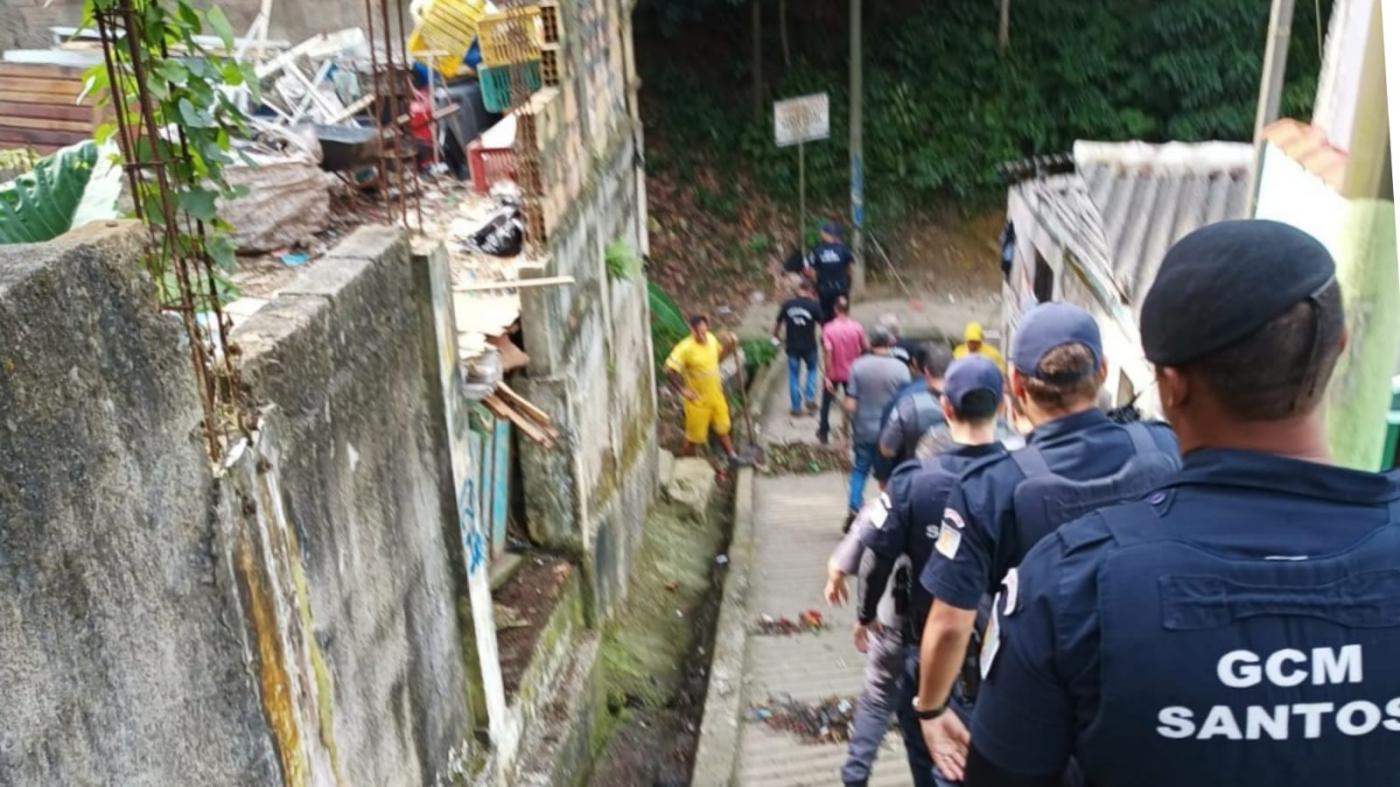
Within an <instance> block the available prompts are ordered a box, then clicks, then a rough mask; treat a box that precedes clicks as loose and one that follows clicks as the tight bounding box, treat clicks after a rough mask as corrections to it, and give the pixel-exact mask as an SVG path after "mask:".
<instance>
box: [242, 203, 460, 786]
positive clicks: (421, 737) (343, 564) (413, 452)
mask: <svg viewBox="0 0 1400 787" xmlns="http://www.w3.org/2000/svg"><path fill="white" fill-rule="evenodd" d="M417 303H418V301H417V295H416V293H415V292H414V278H413V275H412V270H411V268H410V267H409V264H408V248H407V245H406V244H405V242H404V241H403V240H402V239H401V238H400V236H399V234H398V233H397V232H395V231H393V230H390V229H387V228H365V229H361V230H359V231H357V232H356V233H355V234H354V235H353V236H351V237H350V238H349V239H348V240H346V241H345V242H343V243H342V244H341V245H340V246H338V247H336V248H335V249H334V250H333V251H332V252H331V253H330V256H329V257H328V258H326V259H322V260H320V261H318V262H317V263H316V265H315V266H314V267H312V268H311V269H310V270H309V271H308V272H307V273H306V274H304V275H303V276H302V277H301V278H299V279H298V280H297V281H296V282H295V283H294V284H293V285H292V286H290V287H288V288H285V289H284V290H283V291H282V294H281V296H280V297H279V298H278V299H277V300H276V301H274V302H273V303H272V304H270V305H269V306H267V307H264V308H263V310H262V311H260V312H258V313H257V314H256V315H254V316H253V317H252V318H251V319H250V320H249V321H248V322H247V323H245V324H244V325H242V326H240V327H239V328H238V330H236V331H235V332H234V336H233V341H235V342H237V343H238V344H239V345H240V347H241V348H242V350H243V358H244V361H243V367H242V369H243V375H244V380H245V382H246V383H247V384H248V385H249V386H250V388H251V390H252V392H253V394H254V396H255V397H256V398H257V399H258V400H259V401H260V402H266V403H270V404H275V405H276V406H277V407H278V409H279V410H280V411H281V412H282V413H283V415H284V417H285V420H286V423H287V425H288V427H289V429H288V434H287V435H286V440H285V442H286V448H285V450H284V451H283V453H282V462H281V466H280V468H279V469H280V473H281V477H282V491H283V499H284V500H285V501H286V511H287V516H288V518H289V520H290V521H291V522H292V523H294V525H295V528H296V537H297V540H298V542H299V543H300V545H301V551H302V555H303V559H304V565H305V575H306V583H307V587H308V588H309V591H310V592H309V596H310V599H309V600H310V615H311V619H312V622H313V630H314V634H315V639H316V642H317V643H318V645H319V648H320V650H321V651H322V652H323V653H324V654H325V663H326V666H327V668H328V670H329V676H330V678H331V680H332V682H333V684H334V692H333V707H334V719H335V724H334V730H333V739H334V742H335V744H336V748H337V749H338V751H339V752H340V755H341V765H342V766H343V768H344V773H345V775H346V776H347V777H348V778H349V780H350V781H351V782H352V783H354V784H383V785H389V784H422V783H431V782H432V780H433V779H434V778H435V777H436V775H437V772H438V770H439V768H441V767H442V766H443V765H445V763H446V762H447V760H448V755H449V752H451V750H452V749H453V748H454V747H457V746H458V745H459V744H461V743H462V741H463V740H464V739H465V738H467V737H468V735H469V732H470V729H469V725H468V719H467V707H468V704H467V693H466V692H467V689H466V686H467V684H466V680H465V675H466V670H465V655H464V654H463V651H462V644H461V643H462V633H461V630H460V628H459V625H458V619H457V609H456V599H457V596H458V593H457V587H458V584H457V581H458V580H457V577H456V576H455V575H454V566H453V561H454V560H455V559H456V557H455V556H456V554H457V553H456V551H455V548H454V547H455V544H456V543H457V541H456V539H451V540H449V539H448V538H447V537H446V535H445V531H444V526H443V521H444V505H443V499H444V498H443V490H444V489H445V488H450V486H447V484H448V483H450V482H448V481H447V480H446V479H444V478H443V477H442V474H441V472H442V471H441V466H440V457H439V454H438V450H439V449H438V442H437V441H438V440H439V438H440V436H441V431H440V430H441V426H440V424H441V423H442V417H441V413H440V412H437V413H435V412H432V411H431V410H430V409H429V407H428V402H430V401H432V400H435V399H436V398H437V397H436V396H432V395H430V394H429V393H428V390H427V386H428V385H429V380H430V378H429V374H430V373H431V374H436V368H435V367H433V368H432V369H428V368H426V367H425V363H424V358H423V349H424V341H425V339H424V332H425V331H430V330H431V325H427V326H425V325H423V324H422V319H421V317H422V315H421V314H420V311H419V307H418V305H417Z"/></svg>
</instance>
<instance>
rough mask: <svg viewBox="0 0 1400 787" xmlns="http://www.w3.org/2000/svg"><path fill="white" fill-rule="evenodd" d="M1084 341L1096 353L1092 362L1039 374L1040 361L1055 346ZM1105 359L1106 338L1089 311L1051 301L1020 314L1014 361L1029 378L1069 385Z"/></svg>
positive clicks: (1083, 343) (1090, 371) (1091, 370)
mask: <svg viewBox="0 0 1400 787" xmlns="http://www.w3.org/2000/svg"><path fill="white" fill-rule="evenodd" d="M1066 344H1082V345H1084V346H1085V347H1087V348H1089V352H1090V353H1091V354H1092V355H1093V356H1094V362H1093V364H1092V365H1090V366H1088V367H1086V368H1084V369H1080V370H1073V371H1067V372H1061V373H1059V374H1055V375H1044V374H1040V373H1039V372H1038V371H1037V370H1038V369H1039V367H1040V362H1041V361H1042V360H1044V359H1045V356H1046V355H1047V354H1048V353H1049V352H1050V351H1051V350H1053V349H1055V348H1056V347H1063V346H1065V345H1066ZM1102 360H1103V339H1101V338H1100V337H1099V324H1098V323H1096V322H1094V318H1093V317H1090V316H1089V313H1088V312H1086V311H1084V310H1083V309H1081V308H1079V307H1078V306H1074V305H1071V304H1068V303H1059V302H1054V301H1052V302H1050V303H1041V304H1038V305H1036V306H1035V307H1034V308H1032V309H1031V310H1030V311H1028V312H1026V313H1025V315H1023V316H1022V317H1021V324H1020V326H1019V327H1018V328H1017V329H1016V340H1015V341H1014V342H1012V344H1011V362H1012V363H1013V364H1014V365H1015V366H1016V371H1018V372H1020V373H1021V374H1024V375H1025V376H1027V377H1034V378H1036V379H1037V380H1044V381H1046V382H1048V383H1056V384H1067V383H1072V382H1075V381H1077V380H1082V379H1083V378H1085V377H1087V376H1089V375H1091V374H1093V373H1094V372H1095V371H1096V370H1097V369H1098V368H1099V363H1100V362H1101V361H1102Z"/></svg>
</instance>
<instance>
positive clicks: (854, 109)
mask: <svg viewBox="0 0 1400 787" xmlns="http://www.w3.org/2000/svg"><path fill="white" fill-rule="evenodd" d="M860 4H861V0H851V24H850V27H851V254H853V255H855V258H856V264H855V266H854V267H855V269H854V270H853V271H852V273H853V274H854V276H853V277H852V278H853V279H854V281H853V282H852V284H853V289H854V290H855V291H857V292H859V291H860V290H863V289H865V258H864V254H862V243H861V240H862V238H861V227H862V226H863V225H864V224H865V156H864V152H863V143H862V139H861V104H862V103H863V102H864V100H865V99H864V95H863V87H862V85H861V77H862V74H861V69H862V68H863V64H862V59H863V55H862V54H861V32H860V17H861V9H860Z"/></svg>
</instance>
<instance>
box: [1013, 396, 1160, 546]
mask: <svg viewBox="0 0 1400 787" xmlns="http://www.w3.org/2000/svg"><path fill="white" fill-rule="evenodd" d="M1123 429H1124V430H1125V431H1126V432H1127V433H1128V437H1129V438H1131V439H1132V442H1133V455H1132V456H1131V457H1129V458H1128V461H1127V462H1124V463H1123V466H1122V467H1121V468H1119V469H1118V471H1117V472H1115V473H1113V474H1112V475H1108V476H1103V477H1101V478H1091V479H1088V480H1085V481H1075V480H1073V479H1070V478H1066V477H1064V476H1059V475H1055V473H1054V471H1052V470H1051V469H1050V466H1049V465H1048V464H1046V462H1045V457H1044V455H1042V454H1041V452H1040V449H1039V448H1037V447H1036V446H1035V445H1027V446H1026V447H1025V448H1022V449H1021V450H1019V451H1013V452H1012V454H1011V459H1012V461H1014V462H1015V463H1016V466H1017V467H1018V468H1020V470H1021V474H1022V475H1024V476H1025V480H1023V481H1021V483H1019V484H1017V485H1016V491H1015V492H1014V493H1013V495H1012V506H1013V509H1014V511H1015V513H1016V532H1015V537H1016V543H1015V544H1014V545H1013V546H1014V552H1015V554H1016V556H1017V560H1016V562H1017V563H1019V562H1020V557H1022V556H1024V555H1025V554H1026V552H1028V551H1030V548H1031V547H1033V546H1035V545H1036V543H1037V542H1038V541H1040V539H1042V538H1044V537H1045V536H1047V535H1049V534H1050V533H1052V532H1054V530H1055V528H1057V527H1059V526H1060V525H1063V524H1064V523H1066V522H1069V521H1071V520H1074V519H1078V518H1079V517H1081V516H1084V515H1086V514H1089V513H1092V512H1094V511H1097V510H1099V509H1100V508H1104V507H1105V506H1110V505H1114V504H1116V503H1121V502H1124V501H1127V500H1137V499H1139V498H1142V497H1145V496H1146V495H1147V494H1148V493H1149V492H1151V491H1152V490H1154V489H1157V488H1158V487H1160V486H1162V485H1163V484H1164V483H1166V482H1167V481H1168V480H1169V479H1170V478H1171V477H1172V476H1174V475H1175V474H1176V471H1177V470H1179V469H1180V468H1181V460H1180V459H1179V458H1178V457H1177V456H1176V455H1175V454H1171V453H1168V452H1166V451H1163V450H1162V449H1161V448H1160V447H1158V445H1157V442H1156V441H1155V440H1153V439H1152V432H1151V430H1150V429H1149V428H1148V427H1147V425H1146V424H1142V423H1130V424H1124V425H1123ZM1013 567H1014V566H1004V567H998V568H1001V569H1004V570H1009V569H1011V568H1013Z"/></svg>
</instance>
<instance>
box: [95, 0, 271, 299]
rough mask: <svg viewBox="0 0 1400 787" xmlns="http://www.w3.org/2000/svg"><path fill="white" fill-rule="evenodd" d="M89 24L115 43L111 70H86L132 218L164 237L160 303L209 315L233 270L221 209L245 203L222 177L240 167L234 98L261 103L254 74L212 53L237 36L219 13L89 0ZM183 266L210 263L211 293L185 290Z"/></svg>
mask: <svg viewBox="0 0 1400 787" xmlns="http://www.w3.org/2000/svg"><path fill="white" fill-rule="evenodd" d="M84 18H85V22H84V24H85V26H88V27H91V26H96V27H97V28H98V29H99V31H100V32H102V33H103V36H104V39H110V40H109V41H108V43H109V45H108V46H107V47H106V62H105V63H103V64H101V65H98V66H95V67H93V68H92V69H91V70H90V71H89V72H88V74H87V85H86V88H87V91H88V92H89V93H91V94H93V95H95V96H98V97H100V100H101V101H102V102H103V103H104V105H105V106H106V107H107V108H108V109H109V110H110V115H111V120H110V121H108V122H107V123H105V124H103V125H102V126H101V127H100V128H99V129H98V132H97V139H98V142H99V143H101V142H106V141H107V140H109V139H111V138H113V137H116V139H117V142H118V144H119V146H120V150H121V156H122V159H123V164H124V166H125V168H126V171H127V178H128V183H129V185H130V187H131V189H132V192H133V193H132V198H133V203H134V205H135V211H136V215H137V217H138V218H140V219H141V220H142V221H144V222H146V223H147V224H148V225H149V226H151V228H152V229H153V231H154V232H155V233H156V234H158V235H160V236H162V237H163V241H162V242H160V243H158V244H156V245H155V247H154V248H153V250H152V251H153V253H152V255H151V257H150V267H151V273H152V275H153V276H154V277H155V279H156V281H157V283H158V284H159V286H160V293H161V300H162V302H163V303H166V304H168V305H176V304H180V303H181V302H182V296H187V297H189V298H192V299H193V304H192V305H194V306H195V307H197V308H199V309H201V310H207V309H208V308H210V307H211V306H212V305H213V303H212V300H216V299H218V297H219V296H222V295H226V294H227V293H228V292H229V289H228V286H227V284H226V282H227V279H226V277H225V276H224V275H223V274H226V273H228V272H229V271H231V270H232V268H233V263H234V248H233V244H232V241H231V240H230V239H229V229H230V228H229V226H228V224H227V223H226V222H225V221H223V220H222V219H221V218H219V215H218V212H217V207H216V206H217V204H218V200H219V199H220V198H224V199H230V198H233V197H236V196H239V194H238V192H237V191H236V190H235V189H233V188H231V187H230V186H229V185H228V183H227V182H226V181H225V179H224V176H223V172H224V167H225V166H226V165H228V164H229V163H231V162H232V161H233V160H234V158H233V152H232V142H233V140H234V139H236V138H238V137H240V136H246V133H247V128H246V126H247V120H246V116H245V115H244V113H243V111H242V110H241V109H240V108H239V106H238V103H237V100H236V96H237V95H238V93H239V92H240V91H247V93H248V94H251V95H252V96H253V97H254V99H256V95H257V87H258V86H257V80H256V79H255V78H254V75H253V71H252V66H251V65H249V64H246V63H239V62H237V61H236V60H235V59H234V58H233V57H230V56H227V55H220V54H216V53H213V52H211V51H210V50H209V48H208V47H207V46H206V44H207V43H208V42H209V38H210V36H209V35H206V34H212V37H214V38H217V39H218V41H219V43H220V44H221V45H222V47H223V50H224V52H230V53H231V52H232V51H233V46H234V36H233V30H232V28H231V27H230V25H229V22H228V19H227V18H226V17H225V16H224V13H223V12H222V11H221V10H220V9H219V8H218V7H217V6H214V7H211V8H209V10H207V11H200V10H199V9H196V8H195V7H194V6H192V5H191V4H190V3H188V2H185V0H85V3H84ZM177 258H184V259H188V260H194V261H199V260H208V261H212V262H213V263H214V272H213V273H214V275H213V282H214V285H215V286H214V289H213V292H210V291H209V288H208V287H207V286H204V287H200V286H192V287H190V288H188V291H186V290H187V288H185V286H184V285H183V284H182V283H181V277H180V274H179V271H178V270H177V268H178V267H179V266H178V265H177V264H174V263H175V260H176V259H177ZM191 284H192V285H195V284H197V283H196V282H191ZM206 284H207V283H206Z"/></svg>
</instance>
